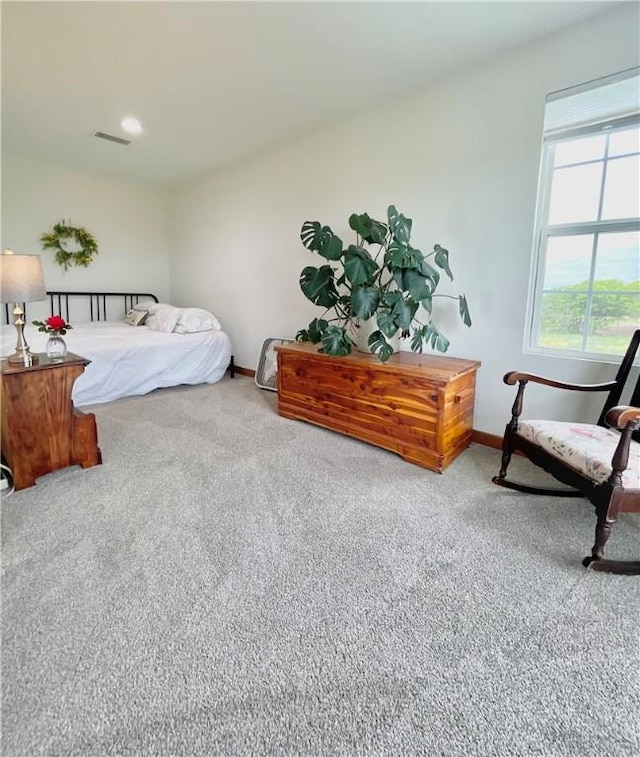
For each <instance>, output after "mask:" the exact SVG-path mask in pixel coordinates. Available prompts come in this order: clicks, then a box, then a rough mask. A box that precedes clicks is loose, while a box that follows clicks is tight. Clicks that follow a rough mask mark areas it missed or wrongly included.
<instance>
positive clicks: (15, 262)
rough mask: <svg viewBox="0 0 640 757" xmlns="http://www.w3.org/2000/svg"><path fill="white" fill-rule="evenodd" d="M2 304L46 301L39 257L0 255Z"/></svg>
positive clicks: (0, 295)
mask: <svg viewBox="0 0 640 757" xmlns="http://www.w3.org/2000/svg"><path fill="white" fill-rule="evenodd" d="M0 299H1V300H2V302H37V301H39V300H46V299H47V292H46V289H45V286H44V274H43V272H42V260H41V259H40V255H14V254H13V253H7V252H5V253H2V255H0Z"/></svg>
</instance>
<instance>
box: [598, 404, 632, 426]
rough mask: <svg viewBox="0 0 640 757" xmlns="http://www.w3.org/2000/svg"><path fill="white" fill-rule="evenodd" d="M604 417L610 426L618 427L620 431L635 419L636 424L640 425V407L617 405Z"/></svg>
mask: <svg viewBox="0 0 640 757" xmlns="http://www.w3.org/2000/svg"><path fill="white" fill-rule="evenodd" d="M604 418H605V422H606V423H607V425H608V426H612V427H613V428H617V429H618V430H619V431H622V430H623V429H625V428H626V427H627V426H628V425H629V424H630V423H633V422H634V421H636V423H635V424H634V425H635V426H638V427H640V407H631V406H630V405H617V406H616V407H612V408H611V410H609V412H608V413H607V414H606V415H605V417H604Z"/></svg>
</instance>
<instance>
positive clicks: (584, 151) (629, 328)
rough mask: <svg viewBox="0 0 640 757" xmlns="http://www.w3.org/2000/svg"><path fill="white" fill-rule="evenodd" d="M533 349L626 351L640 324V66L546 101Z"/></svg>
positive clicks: (534, 271)
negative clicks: (632, 335)
mask: <svg viewBox="0 0 640 757" xmlns="http://www.w3.org/2000/svg"><path fill="white" fill-rule="evenodd" d="M534 245H535V247H534V260H533V266H532V285H531V296H530V298H529V307H530V317H529V323H530V330H529V334H528V340H527V347H528V349H529V351H534V352H544V353H546V354H565V355H576V354H580V355H582V356H585V357H607V356H611V357H612V356H616V355H622V354H623V353H624V351H625V349H626V346H627V344H628V342H629V338H630V335H631V333H632V332H633V331H634V329H637V328H639V327H640V76H639V69H633V70H632V71H626V72H623V73H621V74H617V75H615V76H611V77H607V78H606V79H601V80H599V81H597V82H589V83H588V84H586V85H582V86H580V87H574V88H572V89H571V90H564V91H563V92H560V93H555V94H553V95H550V96H549V97H548V98H547V106H546V109H545V129H544V141H543V147H542V162H541V169H540V184H539V189H538V210H537V215H536V232H535V241H534Z"/></svg>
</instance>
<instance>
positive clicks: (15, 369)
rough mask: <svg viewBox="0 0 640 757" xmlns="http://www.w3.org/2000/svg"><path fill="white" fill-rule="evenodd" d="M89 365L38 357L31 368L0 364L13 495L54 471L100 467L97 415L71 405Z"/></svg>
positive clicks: (75, 360)
mask: <svg viewBox="0 0 640 757" xmlns="http://www.w3.org/2000/svg"><path fill="white" fill-rule="evenodd" d="M90 362H91V361H90V360H87V359H86V358H83V357H80V356H79V355H74V354H73V353H68V354H67V356H66V357H65V358H63V359H62V360H58V361H56V362H53V361H51V360H50V359H49V358H48V357H47V356H46V354H39V355H38V363H36V364H35V365H32V366H29V367H26V366H23V365H15V364H10V363H9V362H8V361H7V360H6V359H3V360H0V373H1V374H2V382H1V384H0V386H1V390H0V401H1V404H2V408H1V416H2V457H3V458H4V460H5V461H6V464H7V465H8V466H9V467H10V468H11V472H12V474H13V484H14V487H15V488H16V490H18V489H26V488H27V487H29V486H33V485H34V484H35V482H36V478H38V477H39V476H43V475H44V474H45V473H50V472H51V471H54V470H58V468H66V467H67V466H69V465H81V466H82V467H83V468H90V467H92V466H93V465H100V463H101V462H102V457H101V454H100V448H99V447H98V431H97V428H96V418H95V415H93V413H82V412H80V411H79V410H76V409H75V408H74V406H73V402H72V401H71V390H72V389H73V383H74V381H75V380H76V379H77V378H78V376H80V375H81V374H82V373H83V371H84V369H85V366H86V365H88V364H89V363H90Z"/></svg>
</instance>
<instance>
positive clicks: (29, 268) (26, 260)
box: [0, 250, 47, 366]
mask: <svg viewBox="0 0 640 757" xmlns="http://www.w3.org/2000/svg"><path fill="white" fill-rule="evenodd" d="M46 298H47V293H46V291H45V287H44V275H43V273H42V260H41V259H40V255H14V254H13V252H12V251H11V250H5V251H4V252H3V253H2V254H1V255H0V299H1V300H2V302H5V303H9V302H12V303H13V316H14V319H15V320H14V326H15V327H16V330H17V332H18V343H17V344H16V351H15V352H14V353H13V355H10V356H9V357H8V358H7V359H8V361H9V362H10V363H20V364H21V365H26V366H29V365H33V364H34V363H37V362H38V358H37V356H36V355H33V354H32V353H31V350H30V349H29V345H28V344H27V340H26V339H25V338H24V310H23V308H22V306H23V304H24V303H25V302H38V301H39V300H46Z"/></svg>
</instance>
